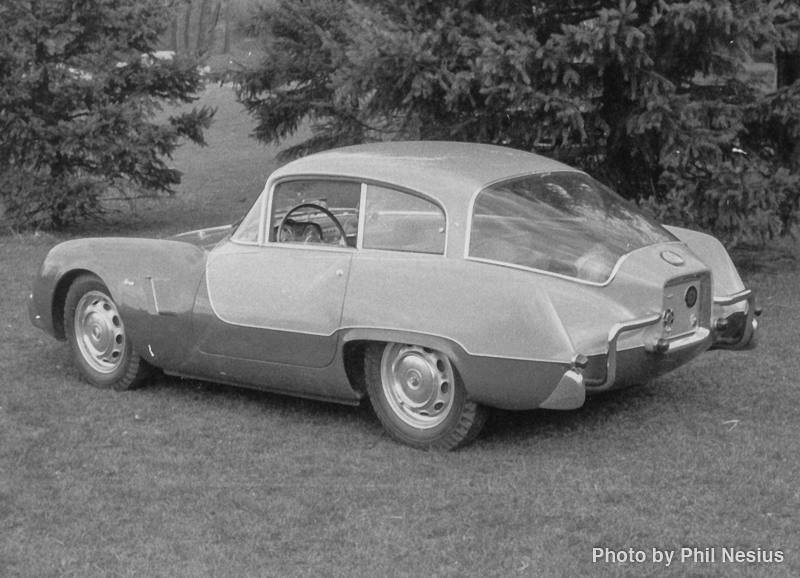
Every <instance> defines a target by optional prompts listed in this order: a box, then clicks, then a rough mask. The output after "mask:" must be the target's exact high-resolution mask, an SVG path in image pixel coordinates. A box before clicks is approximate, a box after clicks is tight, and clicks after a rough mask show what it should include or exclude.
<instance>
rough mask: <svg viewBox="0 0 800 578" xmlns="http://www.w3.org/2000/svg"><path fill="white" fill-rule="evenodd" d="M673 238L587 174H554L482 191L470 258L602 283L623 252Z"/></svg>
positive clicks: (474, 220)
mask: <svg viewBox="0 0 800 578" xmlns="http://www.w3.org/2000/svg"><path fill="white" fill-rule="evenodd" d="M676 240H677V239H676V238H675V237H674V236H672V235H671V234H670V233H669V232H667V231H666V230H665V229H664V228H663V227H661V226H660V225H658V224H657V223H656V222H655V221H653V220H651V219H649V218H648V217H646V216H645V215H643V214H642V213H641V212H640V211H639V210H638V209H637V208H636V207H635V206H634V205H632V204H631V203H629V202H627V201H625V200H624V199H622V197H620V196H619V195H617V194H616V193H614V192H613V191H611V189H609V188H607V187H605V186H604V185H602V184H600V183H599V182H597V181H595V180H594V179H592V178H591V177H589V176H587V175H585V174H583V173H578V172H558V173H545V174H538V175H530V176H527V177H523V178H520V179H514V180H511V181H506V182H502V183H499V184H496V185H493V186H491V187H487V188H486V189H484V190H483V191H481V192H480V193H479V194H478V196H477V197H476V199H475V206H474V210H473V216H472V232H471V234H470V241H469V255H470V257H476V258H479V259H489V260H492V261H500V262H503V263H511V264H514V265H521V266H523V267H530V268H533V269H540V270H543V271H550V272H552V273H558V274H561V275H566V276H569V277H575V278H577V279H582V280H584V281H590V282H594V283H604V282H605V281H607V280H608V279H609V278H610V277H611V274H612V272H613V270H614V266H615V265H616V263H617V261H618V260H619V258H620V257H622V256H623V255H625V254H626V253H630V252H631V251H634V250H636V249H639V248H641V247H646V246H648V245H654V244H656V243H668V242H672V241H676Z"/></svg>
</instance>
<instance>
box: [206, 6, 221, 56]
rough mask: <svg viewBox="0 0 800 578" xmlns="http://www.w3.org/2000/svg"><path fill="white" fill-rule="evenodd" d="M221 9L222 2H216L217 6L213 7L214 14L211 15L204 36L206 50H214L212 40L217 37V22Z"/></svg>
mask: <svg viewBox="0 0 800 578" xmlns="http://www.w3.org/2000/svg"><path fill="white" fill-rule="evenodd" d="M221 9H222V3H221V2H217V7H216V8H215V9H214V15H213V16H212V17H211V23H210V24H209V25H208V35H207V36H206V38H207V40H206V52H213V51H214V42H215V41H216V39H217V24H218V23H219V12H220V10H221Z"/></svg>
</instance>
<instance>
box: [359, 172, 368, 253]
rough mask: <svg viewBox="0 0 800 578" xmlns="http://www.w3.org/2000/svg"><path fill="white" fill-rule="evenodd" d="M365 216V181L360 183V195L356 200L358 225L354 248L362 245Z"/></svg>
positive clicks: (360, 247)
mask: <svg viewBox="0 0 800 578" xmlns="http://www.w3.org/2000/svg"><path fill="white" fill-rule="evenodd" d="M366 218H367V183H363V182H362V183H361V197H360V198H359V200H358V227H357V229H356V249H362V248H363V247H364V223H365V221H366Z"/></svg>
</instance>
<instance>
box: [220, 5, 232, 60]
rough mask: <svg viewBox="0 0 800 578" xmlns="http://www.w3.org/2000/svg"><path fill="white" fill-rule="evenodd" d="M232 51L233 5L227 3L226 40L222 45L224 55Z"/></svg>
mask: <svg viewBox="0 0 800 578" xmlns="http://www.w3.org/2000/svg"><path fill="white" fill-rule="evenodd" d="M230 51H231V3H230V1H228V2H226V3H225V40H224V42H223V44H222V53H223V54H228V52H230Z"/></svg>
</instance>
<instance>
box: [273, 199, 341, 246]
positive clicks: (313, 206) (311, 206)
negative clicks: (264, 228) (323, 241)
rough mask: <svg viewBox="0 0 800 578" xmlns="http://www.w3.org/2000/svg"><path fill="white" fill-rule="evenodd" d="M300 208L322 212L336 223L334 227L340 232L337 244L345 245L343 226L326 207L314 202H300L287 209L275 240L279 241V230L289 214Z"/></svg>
mask: <svg viewBox="0 0 800 578" xmlns="http://www.w3.org/2000/svg"><path fill="white" fill-rule="evenodd" d="M300 209H316V210H317V211H319V212H321V213H323V214H324V215H325V216H326V217H328V218H329V219H330V220H331V221H333V224H334V225H336V228H337V229H338V230H339V233H340V234H341V237H340V238H339V244H340V245H341V246H342V247H347V233H345V232H344V227H342V224H341V223H340V222H339V219H337V218H336V217H334V216H333V213H331V212H330V211H329V210H328V209H326V208H325V207H322V206H320V205H317V204H316V203H300V204H299V205H295V206H294V207H292V208H291V209H289V211H288V212H287V213H286V214H285V215H284V216H283V218H282V219H281V222H280V223H278V230H277V233H276V241H278V242H280V238H281V231H282V230H283V227H284V226H285V225H286V221H287V220H289V215H291V214H292V213H294V212H295V211H298V210H300Z"/></svg>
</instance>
